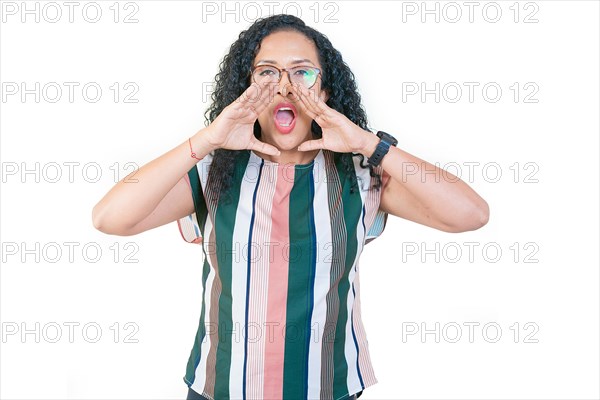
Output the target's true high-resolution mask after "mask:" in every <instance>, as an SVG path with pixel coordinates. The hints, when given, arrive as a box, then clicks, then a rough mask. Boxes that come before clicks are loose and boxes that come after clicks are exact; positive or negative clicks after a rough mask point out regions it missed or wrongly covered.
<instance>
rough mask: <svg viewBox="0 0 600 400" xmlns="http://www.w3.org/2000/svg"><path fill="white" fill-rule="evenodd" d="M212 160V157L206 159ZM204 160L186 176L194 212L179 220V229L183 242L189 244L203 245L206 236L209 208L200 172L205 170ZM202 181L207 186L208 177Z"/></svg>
mask: <svg viewBox="0 0 600 400" xmlns="http://www.w3.org/2000/svg"><path fill="white" fill-rule="evenodd" d="M205 158H212V157H209V156H207V157H205ZM209 161H211V160H207V161H205V160H204V159H203V160H202V161H200V162H198V163H197V164H196V165H194V166H193V167H192V168H191V169H190V170H189V171H188V173H187V174H186V176H185V179H186V181H187V183H188V184H189V185H190V189H191V192H192V197H193V200H194V212H193V213H192V214H190V215H187V216H185V217H183V218H180V219H178V220H177V226H178V227H179V233H180V234H181V237H182V238H183V240H185V241H186V242H187V243H194V244H201V243H202V237H203V236H204V224H205V223H206V218H207V216H208V208H207V206H206V200H205V198H204V193H203V190H202V183H201V179H200V174H199V173H198V170H199V169H200V170H203V167H204V166H205V165H206V162H209ZM203 178H204V179H202V180H203V181H204V182H205V184H206V177H203Z"/></svg>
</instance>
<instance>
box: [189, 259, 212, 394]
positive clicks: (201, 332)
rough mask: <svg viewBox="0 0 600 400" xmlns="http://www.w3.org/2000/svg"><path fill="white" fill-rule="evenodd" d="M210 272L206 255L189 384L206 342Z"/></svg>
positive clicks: (190, 360) (191, 354) (190, 359)
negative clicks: (207, 292) (207, 283)
mask: <svg viewBox="0 0 600 400" xmlns="http://www.w3.org/2000/svg"><path fill="white" fill-rule="evenodd" d="M209 272H210V266H209V265H208V260H207V258H206V254H205V255H204V266H203V270H202V311H200V322H199V323H198V330H197V331H196V340H195V341H194V347H193V348H192V351H191V353H190V357H189V358H188V362H187V367H186V370H185V379H186V380H187V381H188V382H189V383H194V380H195V374H196V367H197V366H198V363H199V362H200V346H201V345H202V341H203V340H204V336H205V335H206V325H205V323H204V322H205V318H206V317H205V315H206V302H205V297H204V296H205V294H206V280H207V279H208V273H209Z"/></svg>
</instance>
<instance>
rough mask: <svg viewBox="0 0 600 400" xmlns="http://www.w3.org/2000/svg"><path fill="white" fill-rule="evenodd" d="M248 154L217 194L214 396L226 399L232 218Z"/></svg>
mask: <svg viewBox="0 0 600 400" xmlns="http://www.w3.org/2000/svg"><path fill="white" fill-rule="evenodd" d="M249 157H250V152H243V153H241V154H240V156H239V157H238V158H237V159H236V162H235V171H234V174H233V177H232V183H231V186H230V188H229V193H230V196H225V199H224V197H223V196H220V197H219V203H218V206H217V210H216V212H215V225H214V229H215V237H216V238H218V239H217V242H216V243H215V251H216V255H217V269H218V271H219V277H220V280H221V284H222V289H221V295H220V296H219V301H218V303H219V305H218V307H219V317H218V332H219V343H218V344H217V359H216V365H215V374H216V377H215V392H214V393H215V398H217V399H228V398H229V372H230V369H231V368H230V367H231V338H232V332H234V329H233V320H232V315H233V310H232V293H231V275H232V261H233V257H234V256H236V254H235V251H236V250H235V249H236V247H235V244H234V243H233V229H234V227H235V217H236V214H237V208H238V202H239V198H240V189H241V185H242V179H243V178H244V173H245V171H246V166H247V164H248V160H249Z"/></svg>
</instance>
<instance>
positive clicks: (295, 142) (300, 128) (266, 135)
mask: <svg viewBox="0 0 600 400" xmlns="http://www.w3.org/2000/svg"><path fill="white" fill-rule="evenodd" d="M307 131H309V132H310V126H309V125H305V124H296V126H295V127H294V129H293V130H292V131H291V132H290V133H281V132H279V130H278V129H277V128H276V127H275V126H269V127H267V128H266V129H264V130H263V131H262V134H263V137H262V139H261V140H262V141H264V142H268V143H270V144H272V145H273V146H275V147H277V148H278V149H279V150H280V151H291V150H297V149H298V146H300V145H301V144H302V143H304V142H305V141H307V140H311V139H312V135H307V134H306V133H302V134H300V132H307Z"/></svg>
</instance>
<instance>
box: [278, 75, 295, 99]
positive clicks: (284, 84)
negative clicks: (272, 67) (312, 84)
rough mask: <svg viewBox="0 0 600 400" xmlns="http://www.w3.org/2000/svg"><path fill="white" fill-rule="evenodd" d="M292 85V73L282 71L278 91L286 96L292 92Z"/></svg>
mask: <svg viewBox="0 0 600 400" xmlns="http://www.w3.org/2000/svg"><path fill="white" fill-rule="evenodd" d="M291 87H292V81H291V80H290V73H289V72H288V71H285V70H284V71H281V78H280V79H279V88H278V90H277V93H278V94H280V95H282V96H283V97H286V96H287V95H288V94H289V93H290V89H291Z"/></svg>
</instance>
